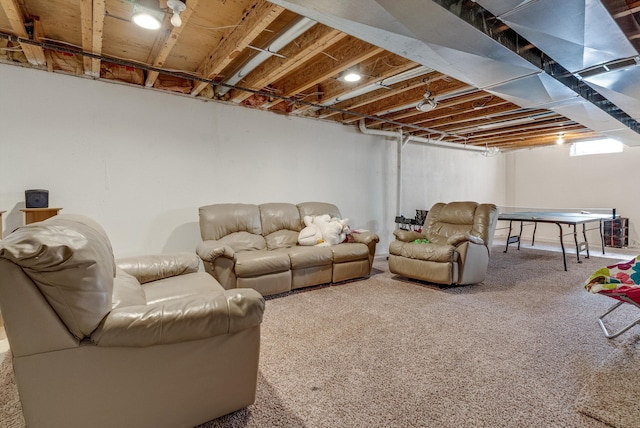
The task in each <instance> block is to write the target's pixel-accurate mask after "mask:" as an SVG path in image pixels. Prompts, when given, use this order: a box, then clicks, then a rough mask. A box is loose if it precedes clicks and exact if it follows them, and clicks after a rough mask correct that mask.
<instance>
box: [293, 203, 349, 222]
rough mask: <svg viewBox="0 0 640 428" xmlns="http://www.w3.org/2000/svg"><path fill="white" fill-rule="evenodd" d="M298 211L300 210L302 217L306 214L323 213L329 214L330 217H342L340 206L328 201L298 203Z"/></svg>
mask: <svg viewBox="0 0 640 428" xmlns="http://www.w3.org/2000/svg"><path fill="white" fill-rule="evenodd" d="M298 211H300V218H301V219H303V218H304V216H306V215H311V216H314V215H323V214H329V217H337V218H342V215H341V214H340V210H339V209H338V207H337V206H335V205H334V204H330V203H327V202H302V203H300V204H298Z"/></svg>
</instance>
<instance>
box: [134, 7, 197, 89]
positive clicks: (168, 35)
mask: <svg viewBox="0 0 640 428" xmlns="http://www.w3.org/2000/svg"><path fill="white" fill-rule="evenodd" d="M199 1H200V0H189V1H188V2H187V3H185V4H186V6H187V8H186V9H185V10H184V12H182V13H180V18H181V19H182V25H181V26H179V27H175V26H173V25H171V31H163V32H162V33H161V34H159V35H158V37H157V38H156V42H155V44H154V49H152V50H151V52H155V51H156V50H158V49H157V47H159V52H158V53H157V54H156V55H155V58H154V59H153V63H152V64H153V66H154V67H155V68H162V67H163V66H164V62H165V61H166V60H167V58H168V57H169V54H170V53H171V51H172V50H173V47H174V46H175V45H176V43H177V42H178V38H179V37H180V34H182V30H184V28H185V27H187V25H189V20H190V19H191V16H193V11H194V10H195V9H196V8H197V7H198V2H199ZM165 21H166V20H165ZM159 75H160V73H159V72H157V71H149V72H148V73H147V79H146V81H145V83H144V85H145V86H146V87H147V88H151V87H153V84H154V83H155V81H156V80H157V79H158V76H159Z"/></svg>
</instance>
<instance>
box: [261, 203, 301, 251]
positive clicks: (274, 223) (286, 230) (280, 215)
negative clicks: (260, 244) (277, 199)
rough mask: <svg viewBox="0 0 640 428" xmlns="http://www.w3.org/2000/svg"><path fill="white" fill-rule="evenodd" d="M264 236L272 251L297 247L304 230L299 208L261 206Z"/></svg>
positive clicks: (270, 204) (284, 204)
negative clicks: (299, 236)
mask: <svg viewBox="0 0 640 428" xmlns="http://www.w3.org/2000/svg"><path fill="white" fill-rule="evenodd" d="M259 208H260V221H261V223H262V235H263V236H264V239H265V241H266V244H267V248H268V249H270V250H273V249H276V248H288V247H295V246H296V245H297V243H298V235H300V231H301V230H302V221H301V220H300V212H299V211H298V207H296V206H295V205H293V204H287V203H269V204H262V205H260V207H259Z"/></svg>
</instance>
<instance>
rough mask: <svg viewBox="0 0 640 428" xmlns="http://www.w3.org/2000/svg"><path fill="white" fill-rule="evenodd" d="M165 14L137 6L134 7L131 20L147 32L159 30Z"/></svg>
mask: <svg viewBox="0 0 640 428" xmlns="http://www.w3.org/2000/svg"><path fill="white" fill-rule="evenodd" d="M163 17H164V13H163V12H162V11H161V10H154V9H150V8H148V7H144V6H140V5H139V4H135V5H134V6H133V16H132V17H131V20H132V21H133V22H134V23H135V24H136V25H138V26H140V27H142V28H146V29H147V30H157V29H158V28H160V25H161V23H162V18H163Z"/></svg>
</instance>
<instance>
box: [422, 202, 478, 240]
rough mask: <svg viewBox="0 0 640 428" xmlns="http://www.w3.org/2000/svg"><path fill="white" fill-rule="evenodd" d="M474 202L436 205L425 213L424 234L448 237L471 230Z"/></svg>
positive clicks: (474, 209)
mask: <svg viewBox="0 0 640 428" xmlns="http://www.w3.org/2000/svg"><path fill="white" fill-rule="evenodd" d="M477 206H478V204H477V203H476V202H450V203H448V204H444V203H441V202H440V203H437V204H435V205H434V206H433V207H431V209H430V210H429V212H428V213H427V218H426V219H425V223H424V226H425V229H426V230H425V231H424V232H425V234H426V235H431V234H433V235H439V236H443V237H447V238H448V237H450V236H453V235H460V234H462V235H464V234H467V233H470V232H471V230H472V229H473V219H474V217H475V212H476V207H477Z"/></svg>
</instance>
